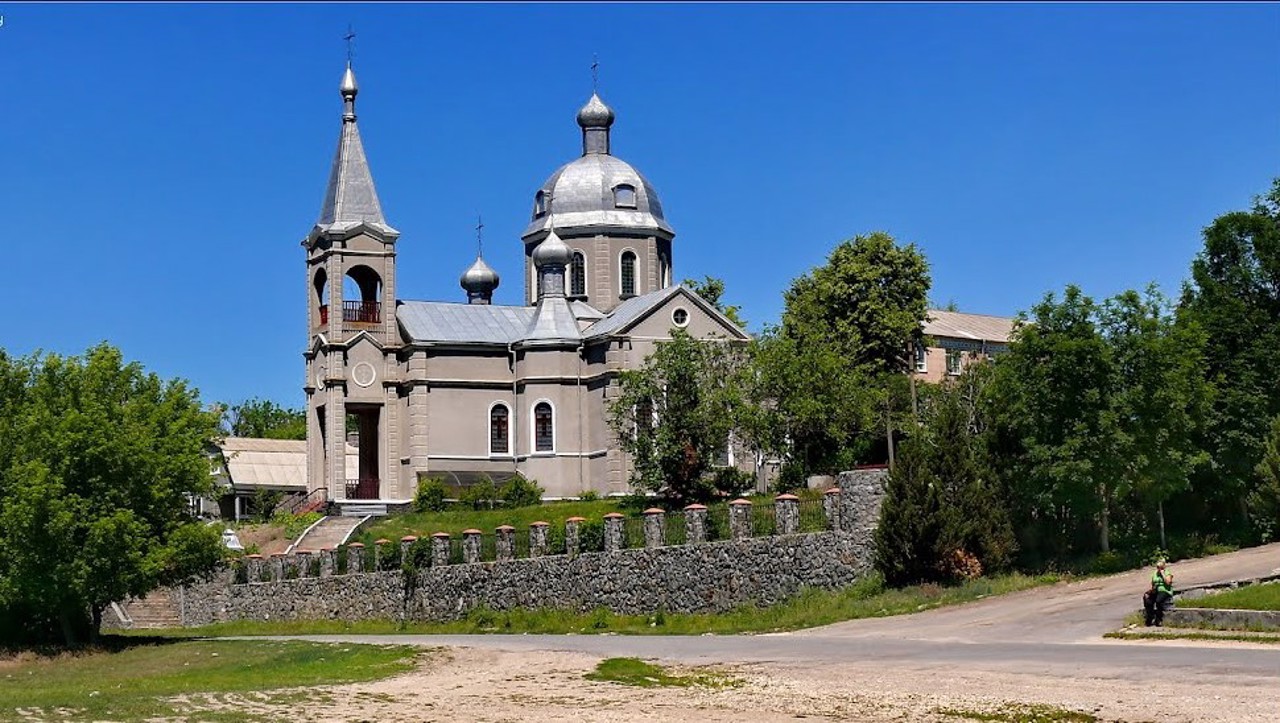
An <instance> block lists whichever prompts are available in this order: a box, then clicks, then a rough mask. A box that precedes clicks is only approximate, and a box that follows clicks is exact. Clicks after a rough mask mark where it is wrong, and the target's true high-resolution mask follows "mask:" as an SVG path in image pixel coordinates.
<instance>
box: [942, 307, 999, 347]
mask: <svg viewBox="0 0 1280 723" xmlns="http://www.w3.org/2000/svg"><path fill="white" fill-rule="evenodd" d="M1013 322H1014V320H1013V319H1012V318H1010V317H1007V316H987V315H985V314H964V313H961V312H959V311H943V310H941V309H930V310H929V312H928V316H926V317H925V322H924V333H925V335H926V336H935V337H949V338H954V339H973V340H979V341H993V342H998V343H1001V344H1005V343H1008V341H1009V337H1010V336H1012V334H1013Z"/></svg>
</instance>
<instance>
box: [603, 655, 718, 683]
mask: <svg viewBox="0 0 1280 723" xmlns="http://www.w3.org/2000/svg"><path fill="white" fill-rule="evenodd" d="M583 677H584V678H586V679H587V680H595V681H602V682H609V683H621V684H622V685H634V686H637V687H640V688H657V687H676V688H688V687H690V686H695V685H696V686H700V687H704V688H732V687H735V686H738V685H741V684H742V681H740V680H737V679H735V678H731V677H729V676H727V675H722V674H720V673H691V674H688V675H677V674H674V673H671V672H669V671H668V670H667V669H666V668H663V667H662V666H660V665H654V664H653V663H646V662H644V661H643V660H640V659H639V658H606V659H605V660H602V661H600V663H599V664H598V665H596V669H595V670H594V671H592V672H590V673H587V674H586V675H584V676H583Z"/></svg>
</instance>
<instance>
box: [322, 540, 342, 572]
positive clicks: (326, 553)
mask: <svg viewBox="0 0 1280 723" xmlns="http://www.w3.org/2000/svg"><path fill="white" fill-rule="evenodd" d="M335 554H336V551H335V550H334V549H333V548H332V547H322V548H320V577H333V573H334V572H335V571H336V570H337V567H338V566H337V565H336V564H335V563H336V562H337V560H335V559H334V557H335Z"/></svg>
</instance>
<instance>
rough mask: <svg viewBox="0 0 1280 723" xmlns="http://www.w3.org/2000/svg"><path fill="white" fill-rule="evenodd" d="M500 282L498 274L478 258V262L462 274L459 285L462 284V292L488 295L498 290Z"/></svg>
mask: <svg viewBox="0 0 1280 723" xmlns="http://www.w3.org/2000/svg"><path fill="white" fill-rule="evenodd" d="M498 281H499V279H498V272H497V271H494V270H493V269H491V268H489V264H486V263H485V262H484V259H482V258H480V257H479V256H477V257H476V262H475V263H474V264H471V268H469V269H467V270H466V271H464V272H463V273H462V278H461V279H459V280H458V283H460V284H462V290H463V291H465V292H467V293H468V294H487V293H490V292H492V291H493V290H494V289H496V288H498Z"/></svg>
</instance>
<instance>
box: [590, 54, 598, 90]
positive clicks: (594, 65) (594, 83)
mask: <svg viewBox="0 0 1280 723" xmlns="http://www.w3.org/2000/svg"><path fill="white" fill-rule="evenodd" d="M599 90H600V56H598V55H596V54H595V53H592V54H591V92H592V93H596V92H599Z"/></svg>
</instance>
